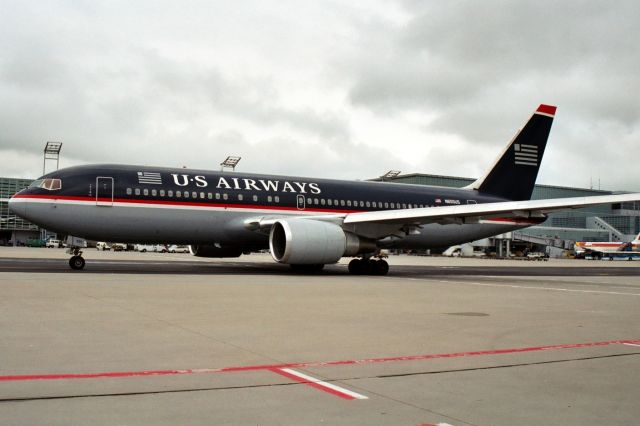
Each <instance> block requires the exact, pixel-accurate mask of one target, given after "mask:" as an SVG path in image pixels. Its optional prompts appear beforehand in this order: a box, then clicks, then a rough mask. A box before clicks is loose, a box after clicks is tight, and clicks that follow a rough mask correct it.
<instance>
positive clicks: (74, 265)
mask: <svg viewBox="0 0 640 426" xmlns="http://www.w3.org/2000/svg"><path fill="white" fill-rule="evenodd" d="M84 264H85V262H84V258H83V257H82V256H71V259H69V266H70V267H71V269H73V270H74V271H79V270H81V269H82V268H84Z"/></svg>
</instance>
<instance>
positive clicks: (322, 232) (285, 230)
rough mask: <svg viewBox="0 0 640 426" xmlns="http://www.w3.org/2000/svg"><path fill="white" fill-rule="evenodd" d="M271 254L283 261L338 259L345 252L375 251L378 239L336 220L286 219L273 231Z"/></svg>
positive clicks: (312, 262)
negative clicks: (356, 232)
mask: <svg viewBox="0 0 640 426" xmlns="http://www.w3.org/2000/svg"><path fill="white" fill-rule="evenodd" d="M269 248H270V249H271V256H272V257H273V258H274V259H275V260H276V261H277V262H280V263H287V264H291V265H319V264H327V263H336V262H337V261H338V260H340V258H341V257H343V256H354V255H356V254H358V253H365V252H372V251H374V250H375V249H376V245H375V242H373V241H370V240H365V239H362V238H360V237H358V236H357V235H354V234H351V233H348V232H344V230H343V229H342V228H341V227H339V226H338V225H335V224H333V223H328V222H321V221H318V220H312V219H302V218H300V219H298V218H296V219H282V220H278V221H276V222H275V224H274V225H273V226H272V227H271V233H270V234H269Z"/></svg>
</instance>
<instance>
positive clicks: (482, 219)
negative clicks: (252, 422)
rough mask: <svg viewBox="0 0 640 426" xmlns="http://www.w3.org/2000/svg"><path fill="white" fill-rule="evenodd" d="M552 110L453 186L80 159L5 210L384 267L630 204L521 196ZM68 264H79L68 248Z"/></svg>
mask: <svg viewBox="0 0 640 426" xmlns="http://www.w3.org/2000/svg"><path fill="white" fill-rule="evenodd" d="M555 112H556V107H554V106H549V105H540V106H539V107H538V109H537V110H536V111H535V112H534V113H533V115H532V116H531V117H530V118H529V121H528V122H527V123H526V124H525V126H524V127H523V128H522V130H520V131H519V132H518V133H517V134H516V136H515V137H514V138H513V140H512V141H511V142H509V144H508V145H507V146H506V148H505V150H504V151H503V152H502V154H501V155H500V157H499V158H498V160H497V161H496V162H495V164H494V165H493V167H491V169H489V171H488V172H487V173H486V174H485V175H484V176H483V177H481V178H480V179H478V180H477V181H476V182H474V183H473V184H471V185H469V186H468V187H465V188H442V187H433V186H422V185H407V184H394V183H388V182H351V181H341V180H329V179H311V178H306V177H294V176H272V175H259V174H251V173H236V172H214V171H207V170H190V169H178V168H175V169H174V168H165V167H149V166H129V165H115V164H107V165H89V166H78V167H70V168H66V169H61V170H57V171H55V172H53V173H49V174H46V175H44V176H42V177H41V178H40V179H38V180H36V181H34V182H33V183H32V184H31V185H30V186H29V187H28V188H26V189H24V190H22V191H20V192H18V193H17V194H15V195H14V196H13V197H12V198H11V200H10V201H9V206H10V208H11V210H12V211H13V212H15V214H17V215H18V216H21V217H23V218H25V219H27V220H29V221H31V222H33V223H35V224H37V225H39V226H41V227H43V228H46V229H49V230H52V231H57V232H59V233H64V234H69V235H74V236H77V237H82V238H86V239H91V240H101V241H121V242H131V243H149V244H154V243H172V244H188V245H190V247H191V252H192V253H193V254H194V255H195V256H203V257H237V256H240V255H241V254H243V253H249V252H253V251H258V250H263V249H267V248H269V249H270V251H271V256H272V257H273V259H274V260H275V261H277V262H280V263H285V264H289V265H291V266H292V267H294V268H296V269H303V270H318V269H321V268H322V267H323V266H324V265H325V264H330V263H335V262H337V261H338V260H340V258H342V257H345V256H346V257H354V258H355V259H354V260H352V261H351V262H350V263H349V271H350V272H351V273H354V274H380V275H383V274H386V273H387V272H388V270H389V266H388V264H387V262H386V261H384V260H382V259H379V253H380V250H381V249H391V248H393V249H395V248H397V249H428V248H432V247H442V246H448V245H454V244H461V243H465V242H469V241H474V240H477V239H480V238H485V237H489V236H492V235H496V234H501V233H504V232H508V231H512V230H515V229H520V228H525V227H527V226H531V225H535V224H539V223H541V222H544V220H545V219H546V215H547V214H548V213H549V212H554V211H559V210H566V209H574V208H581V207H585V206H591V205H596V204H608V203H620V202H625V201H638V200H640V194H622V195H605V196H594V197H581V198H562V199H551V200H534V201H532V200H530V198H531V193H532V191H533V187H534V184H535V181H536V177H537V175H538V170H539V168H540V162H541V160H542V156H543V154H544V150H545V146H546V144H547V138H548V136H549V132H550V130H551V124H552V122H553V118H554V115H555ZM73 254H74V255H73V257H71V259H70V260H69V264H70V266H71V267H72V268H73V269H82V268H83V267H84V265H85V261H84V259H83V258H82V257H81V252H80V251H79V249H75V250H74V253H73Z"/></svg>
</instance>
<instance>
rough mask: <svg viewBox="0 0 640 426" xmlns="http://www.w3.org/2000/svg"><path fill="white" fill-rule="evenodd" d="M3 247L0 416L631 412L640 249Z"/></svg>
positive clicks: (403, 418)
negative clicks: (625, 255) (353, 253)
mask: <svg viewBox="0 0 640 426" xmlns="http://www.w3.org/2000/svg"><path fill="white" fill-rule="evenodd" d="M84 256H85V259H86V260H87V266H86V268H85V269H84V270H83V271H71V270H70V269H69V267H68V265H67V259H68V257H69V255H66V254H65V253H64V250H63V249H34V248H7V247H0V294H1V295H2V297H1V298H0V307H1V309H0V423H1V424H3V425H14V424H15V425H22V424H30V425H31V424H47V425H75V424H78V425H85V424H109V425H111V424H119V425H129V424H136V425H138V424H154V425H164V424H171V425H173V424H190V425H199V424H207V425H211V424H216V425H217V424H243V425H244V424H252V425H300V424H305V425H307V424H309V425H316V424H339V425H436V424H441V425H453V426H458V425H536V426H537V425H540V424H554V425H555V424H561V425H602V424H612V425H613V424H615V425H618V424H619V425H633V424H638V423H640V404H638V401H639V400H640V390H639V389H640V388H639V386H638V384H639V383H640V263H636V262H628V261H627V262H608V261H584V260H554V259H552V260H550V261H548V262H540V261H529V262H527V261H511V260H489V259H461V258H453V259H448V258H437V257H418V256H391V257H390V258H389V263H390V265H391V269H390V273H389V275H387V276H384V277H377V276H351V275H349V274H348V273H347V269H346V263H345V262H341V263H340V264H337V265H330V266H328V267H327V268H325V270H324V271H323V272H322V273H320V274H318V275H299V274H295V273H293V272H292V271H290V270H289V268H288V267H286V266H285V265H278V264H275V263H274V262H273V261H272V260H271V258H270V257H269V255H251V256H243V257H240V258H238V259H200V258H194V257H192V256H190V255H183V254H160V253H128V252H121V253H112V252H98V251H96V250H95V249H87V250H85V255H84Z"/></svg>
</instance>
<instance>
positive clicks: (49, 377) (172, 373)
mask: <svg viewBox="0 0 640 426" xmlns="http://www.w3.org/2000/svg"><path fill="white" fill-rule="evenodd" d="M638 344H640V339H635V340H634V339H627V340H610V341H605V342H589V343H571V344H566V345H550V346H533V347H526V348H512V349H493V350H487V351H474V352H453V353H442V354H425V355H412V356H399V357H389V358H367V359H359V360H342V361H314V362H303V363H290V364H273V365H250V366H243V367H226V368H200V369H181V370H145V371H124V372H102V373H80V374H22V375H8V376H0V382H16V381H28V380H75V379H109V378H124V377H145V376H175V375H187V374H205V373H206V374H211V373H239V372H244V371H260V370H276V369H283V368H307V367H324V366H332V365H360V364H378V363H385V362H400V361H425V360H429V359H443V358H463V357H476V356H490V355H506V354H515V353H525V352H541V351H553V350H561V349H579V348H592V347H599V346H612V345H638Z"/></svg>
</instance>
